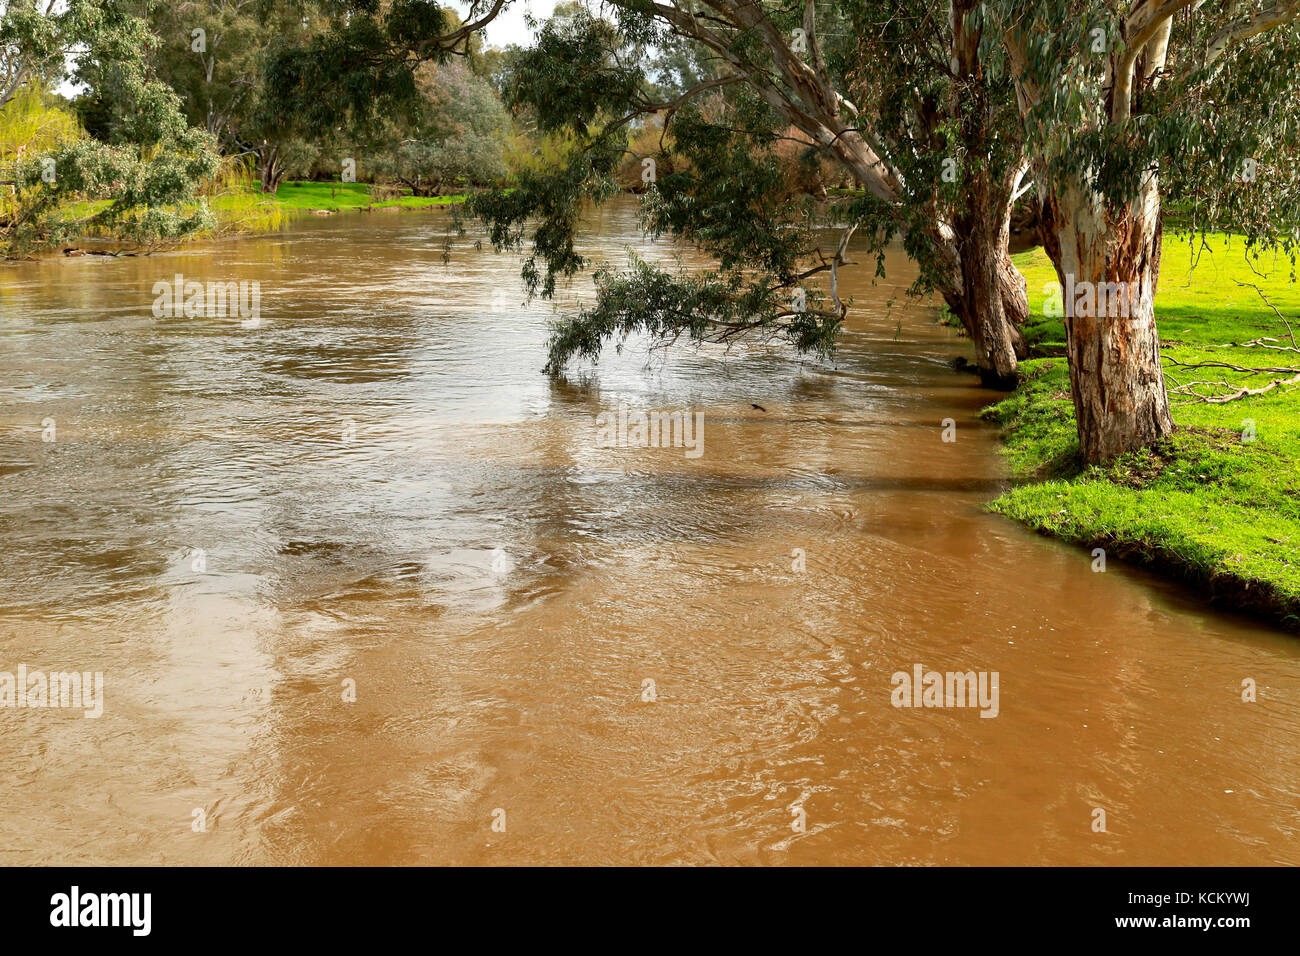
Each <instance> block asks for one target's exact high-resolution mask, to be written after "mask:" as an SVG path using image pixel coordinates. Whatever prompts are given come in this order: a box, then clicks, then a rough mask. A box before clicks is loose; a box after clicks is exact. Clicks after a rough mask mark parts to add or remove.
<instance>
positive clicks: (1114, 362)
mask: <svg viewBox="0 0 1300 956" xmlns="http://www.w3.org/2000/svg"><path fill="white" fill-rule="evenodd" d="M984 6H985V7H986V9H985V10H984V16H985V19H986V21H987V22H989V23H996V24H997V29H998V31H999V32H1000V33H1001V36H1002V41H1003V42H1004V44H1005V47H1006V50H1007V54H1008V56H1009V57H1010V59H1011V62H1012V68H1013V71H1014V74H1015V84H1016V93H1017V97H1018V103H1019V108H1020V111H1021V114H1022V117H1023V120H1024V128H1025V132H1026V136H1027V138H1028V143H1029V146H1030V150H1031V154H1032V156H1033V176H1034V178H1035V183H1036V188H1037V190H1038V193H1039V196H1040V199H1041V204H1042V212H1043V221H1042V233H1043V239H1044V245H1045V248H1046V250H1047V251H1048V253H1049V254H1050V255H1051V258H1052V261H1053V263H1054V264H1055V266H1056V269H1057V272H1058V274H1059V278H1060V281H1061V283H1062V286H1063V287H1064V289H1065V290H1066V294H1065V296H1064V299H1065V301H1064V302H1063V305H1064V307H1065V308H1064V312H1065V322H1066V329H1067V342H1068V352H1069V361H1070V384H1071V391H1072V395H1073V400H1074V408H1075V417H1076V420H1077V426H1078V434H1079V446H1080V452H1081V454H1082V457H1083V459H1084V460H1085V461H1091V462H1095V461H1102V460H1104V459H1107V458H1110V457H1112V456H1114V455H1117V454H1120V453H1123V452H1126V451H1130V450H1133V449H1136V448H1140V447H1142V446H1145V445H1147V444H1150V443H1152V442H1155V441H1158V440H1160V439H1161V438H1163V437H1165V436H1167V435H1168V434H1169V433H1170V432H1171V431H1172V429H1173V419H1172V417H1171V415H1170V411H1169V402H1168V397H1167V394H1166V389H1165V384H1164V376H1163V372H1162V369H1161V362H1160V344H1159V337H1158V334H1157V331H1156V325H1155V319H1154V295H1155V291H1156V283H1157V279H1158V276H1159V265H1160V250H1161V227H1162V220H1163V215H1162V213H1163V208H1164V200H1165V198H1166V197H1165V193H1166V192H1167V191H1168V189H1171V190H1172V195H1173V197H1174V198H1176V199H1177V200H1178V201H1179V205H1180V208H1181V209H1182V210H1184V211H1185V214H1186V215H1189V216H1190V217H1191V220H1192V221H1191V226H1192V228H1193V229H1209V228H1233V229H1236V230H1240V231H1243V232H1245V233H1246V234H1247V236H1248V237H1249V239H1250V240H1254V241H1269V242H1273V241H1277V242H1281V243H1282V244H1283V245H1284V246H1286V247H1289V248H1290V249H1291V250H1294V248H1295V246H1296V242H1297V239H1298V238H1300V235H1298V234H1297V231H1296V218H1297V198H1298V192H1300V190H1298V188H1297V183H1298V174H1297V164H1296V159H1297V155H1296V152H1297V143H1300V135H1297V131H1298V128H1300V126H1298V122H1297V117H1298V116H1300V94H1298V92H1297V83H1296V79H1297V75H1300V74H1298V72H1297V71H1298V70H1300V29H1298V28H1297V19H1298V18H1300V2H1297V0H1280V2H1275V0H1262V2H1255V0H1228V2H1223V3H1207V2H1205V0H1132V2H1124V3H1117V2H1098V0H994V2H990V3H987V4H985V5H984ZM1166 184H1167V187H1168V189H1167V188H1166ZM1292 262H1293V263H1294V258H1293V259H1292Z"/></svg>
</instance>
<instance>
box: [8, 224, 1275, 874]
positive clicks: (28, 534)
mask: <svg viewBox="0 0 1300 956" xmlns="http://www.w3.org/2000/svg"><path fill="white" fill-rule="evenodd" d="M440 223H441V220H440V219H438V218H437V216H435V215H428V214H404V215H374V216H365V215H359V216H352V217H338V218H334V219H311V220H310V221H308V222H305V223H302V224H300V225H297V226H295V227H293V228H292V229H291V230H289V231H286V232H285V233H283V234H279V235H274V236H270V237H264V238H254V239H245V240H240V241H232V242H223V243H217V244H213V245H211V246H207V247H193V248H188V249H186V250H183V251H178V252H173V253H168V254H162V255H156V256H152V257H148V258H132V259H108V258H90V257H87V258H82V259H67V260H63V259H60V260H51V261H41V262H32V263H14V264H6V265H3V266H0V493H2V494H0V672H8V673H11V674H14V675H17V673H18V669H19V667H20V666H22V667H23V668H25V670H26V671H27V672H29V673H30V672H32V671H42V672H56V671H64V672H70V671H74V670H75V671H77V672H85V673H93V672H100V673H102V675H103V694H102V700H101V704H102V716H99V717H90V718H88V717H86V716H84V712H83V710H80V709H76V708H73V707H70V706H66V707H65V706H60V707H48V706H47V707H39V706H31V699H30V698H29V699H28V706H19V705H18V702H17V699H16V698H15V697H14V696H13V694H12V693H11V695H10V697H9V698H8V700H9V703H10V706H3V707H0V761H2V762H3V766H4V767H5V774H4V783H3V798H2V800H0V862H3V863H7V864H19V863H23V864H47V863H51V864H52V863H62V864H70V863H89V864H107V863H116V864H148V863H161V864H200V865H203V864H344V865H346V864H543V863H563V864H607V863H645V864H666V863H689V864H709V863H722V864H773V865H785V864H796V865H797V864H1038V863H1048V864H1121V865H1127V864H1175V865H1181V864H1298V863H1300V720H1298V719H1297V714H1298V713H1300V706H1298V705H1300V640H1297V639H1296V638H1294V637H1290V636H1287V635H1285V634H1282V633H1280V632H1276V631H1274V630H1271V629H1270V628H1268V627H1267V626H1264V625H1261V624H1256V623H1254V622H1252V621H1250V620H1248V619H1245V618H1237V617H1233V616H1228V615H1224V614H1220V613H1217V612H1214V611H1211V610H1209V609H1207V608H1206V607H1205V606H1203V605H1202V604H1201V603H1199V602H1198V600H1197V596H1196V595H1195V594H1193V593H1190V592H1188V591H1186V590H1184V589H1182V588H1181V587H1180V586H1177V585H1173V584H1168V583H1164V582H1162V581H1161V580H1159V579H1157V578H1154V577H1153V576H1150V575H1148V574H1146V573H1144V572H1141V571H1138V570H1135V569H1132V568H1129V567H1125V566H1123V565H1122V564H1120V563H1119V562H1118V561H1111V562H1110V563H1109V565H1108V566H1107V569H1106V571H1105V572H1104V573H1098V572H1094V571H1093V559H1092V556H1091V555H1090V554H1088V553H1087V552H1086V551H1083V550H1080V549H1076V548H1071V547H1066V546H1063V545H1061V544H1058V543H1055V542H1052V541H1050V540H1047V539H1044V538H1040V537H1038V536H1036V535H1034V534H1031V533H1029V532H1026V531H1025V530H1023V529H1021V528H1020V527H1018V526H1016V525H1014V524H1012V523H1010V522H1008V521H1006V520H1005V519H1002V518H999V517H997V516H994V515H990V514H988V513H986V512H985V511H984V510H983V508H982V506H983V504H984V503H985V502H986V501H988V500H989V499H990V498H992V497H993V496H995V495H996V494H997V492H998V490H999V489H1000V488H1003V487H1004V486H1005V482H1006V469H1005V466H1004V465H1003V463H1002V461H1001V460H1000V458H999V455H998V453H997V436H996V431H995V429H994V427H993V426H991V425H989V424H986V423H983V422H981V421H980V420H979V419H978V417H977V413H978V411H979V409H980V408H981V407H982V406H983V405H984V404H986V403H987V402H988V401H989V400H990V399H991V397H992V396H991V394H990V393H988V392H985V391H982V390H981V389H979V388H978V387H977V386H976V385H975V384H974V380H973V379H972V378H970V377H968V376H964V375H961V374H958V373H955V372H954V371H952V369H951V368H950V364H949V363H950V362H951V360H952V359H953V358H954V357H956V356H958V355H962V354H966V353H965V345H964V343H963V342H962V341H961V340H960V339H958V338H957V337H956V336H955V335H954V333H953V332H952V331H951V330H949V329H947V328H945V327H943V326H941V325H939V324H937V322H936V321H935V312H934V309H933V308H932V307H929V306H926V305H924V304H918V303H915V302H909V301H908V300H907V299H906V297H905V296H904V295H903V289H904V288H905V287H906V286H907V285H908V284H909V282H910V280H911V276H912V271H911V268H910V267H909V265H908V263H907V262H906V260H904V259H902V258H900V257H893V258H891V260H890V262H889V279H888V280H887V281H882V282H879V283H878V284H873V282H872V279H871V276H872V273H873V271H874V270H873V268H872V265H873V264H864V265H862V266H859V267H856V268H854V269H852V270H848V271H847V272H846V274H845V275H844V276H843V278H842V282H843V285H844V286H845V287H847V289H848V291H849V292H850V293H851V294H852V295H854V296H855V298H856V306H855V309H854V311H853V312H852V314H851V318H850V322H849V326H848V328H847V330H846V331H845V334H844V336H843V341H842V346H841V349H840V351H839V353H838V355H837V357H836V359H835V361H834V362H833V363H824V362H818V361H812V360H801V359H799V358H798V357H796V356H794V355H792V354H791V353H790V352H788V351H787V350H785V349H783V348H781V347H780V346H776V345H771V346H769V345H765V344H762V343H749V344H742V345H735V346H732V347H731V348H730V349H723V348H720V347H719V348H714V347H710V348H705V349H701V350H695V349H691V348H677V349H674V350H671V351H668V352H666V353H665V352H659V351H648V350H647V349H646V346H645V343H644V342H639V341H637V340H636V339H630V340H628V341H627V342H626V343H625V348H624V350H623V352H622V353H621V354H615V352H614V351H613V350H612V349H611V350H610V351H608V352H607V354H606V356H605V358H604V359H603V360H602V362H601V363H600V364H599V366H597V367H595V368H590V367H587V368H586V369H585V371H584V370H582V369H579V370H578V371H576V372H574V373H573V374H571V375H570V376H569V377H568V379H567V380H566V381H562V382H554V381H552V380H550V379H548V378H547V377H545V376H543V375H542V374H540V368H541V366H542V364H543V361H544V344H545V341H546V338H547V334H548V328H547V322H548V320H549V319H550V317H551V310H550V306H549V305H547V304H542V303H533V304H529V305H524V304H522V303H521V299H522V295H521V294H520V292H519V288H520V287H519V283H518V263H517V261H515V260H514V259H513V258H510V257H506V256H497V255H494V254H492V253H490V252H487V251H482V252H476V251H475V250H474V249H473V248H472V247H471V246H467V245H461V246H459V247H458V248H457V249H456V250H455V251H454V253H453V259H452V262H451V264H450V265H444V263H443V262H442V258H441V256H442V231H441V226H440ZM584 242H585V245H586V248H587V251H588V252H589V253H590V254H591V255H592V256H594V257H595V258H596V259H597V260H609V261H612V262H621V261H625V260H626V256H627V249H628V247H629V246H632V247H635V248H637V249H638V250H639V251H640V252H641V253H642V254H643V255H645V256H647V257H652V258H668V257H670V256H672V255H674V254H676V253H675V251H674V250H673V249H671V248H670V247H668V246H667V245H665V244H651V243H647V242H643V241H642V240H641V238H640V233H639V230H638V229H637V223H636V215H635V206H634V205H632V204H629V203H619V204H616V205H615V206H613V207H610V208H609V209H607V210H606V211H604V212H602V213H600V214H599V215H595V216H593V217H592V218H591V219H590V221H589V222H588V224H587V226H586V231H585V238H584ZM685 255H686V257H687V260H688V261H689V260H690V258H691V255H690V253H689V252H687V253H685ZM177 274H180V275H183V276H184V277H185V279H186V280H191V279H193V280H198V281H203V282H206V281H219V282H223V283H225V282H240V281H243V282H248V283H252V282H254V281H255V282H257V283H259V287H260V295H261V300H260V322H258V323H255V324H253V323H241V322H240V321H239V319H238V318H235V319H231V318H229V317H220V316H203V315H199V316H186V315H184V314H180V315H170V314H165V315H163V316H162V317H156V316H155V315H154V313H153V306H154V304H155V302H156V294H155V291H154V290H155V287H156V284H157V283H160V282H163V283H166V282H171V281H173V278H174V276H175V275H177ZM588 288H589V287H588V286H587V284H586V283H585V281H584V282H577V283H575V284H574V286H573V287H572V288H571V289H569V290H566V291H565V292H564V293H563V295H562V296H561V298H562V299H564V301H565V302H566V303H571V302H573V301H575V300H577V299H581V298H583V297H584V296H587V295H589V293H588V292H587V289H588ZM755 405H758V406H761V409H760V408H755V407H753V406H755ZM649 411H659V412H665V413H670V412H679V413H683V414H684V415H687V416H690V418H689V420H690V421H692V422H693V421H695V420H696V419H695V416H696V415H702V421H703V426H702V431H699V432H698V433H696V434H695V435H694V437H695V438H697V439H700V440H699V441H698V454H696V453H689V452H691V449H690V448H687V447H675V446H670V447H643V444H644V443H642V442H640V440H639V437H638V435H639V433H638V431H637V428H636V422H637V421H638V419H637V414H638V413H640V412H649ZM602 414H606V415H612V416H613V418H612V419H610V418H608V417H607V418H604V419H601V418H600V416H602ZM620 414H622V415H623V416H624V421H625V422H631V423H632V424H631V426H630V427H629V428H628V429H626V440H624V438H623V436H621V435H620V434H619V429H618V428H614V429H613V431H614V435H615V442H614V443H613V445H612V446H611V443H610V441H608V438H609V435H608V434H604V435H602V428H603V427H604V426H602V425H601V424H600V423H601V422H604V423H606V424H608V423H609V422H611V421H613V422H614V423H615V424H617V422H618V416H619V415H620ZM945 419H952V420H953V421H952V426H953V427H952V430H951V431H950V432H949V437H953V438H955V440H954V441H944V440H943V434H944V425H943V423H944V420H945ZM918 665H919V666H920V667H921V668H922V670H923V672H928V671H931V670H933V671H937V672H941V673H943V672H950V671H951V672H962V673H965V672H977V673H979V674H983V675H987V676H989V677H991V675H992V674H993V673H994V672H996V674H997V706H996V716H992V712H991V710H990V709H989V708H987V707H986V708H984V709H983V711H982V710H981V709H980V708H976V707H965V708H962V707H957V706H953V707H946V706H945V707H925V706H920V707H917V706H912V707H896V706H894V693H895V689H896V688H895V686H894V679H893V675H894V674H896V673H900V672H901V673H905V674H908V675H911V674H912V673H913V671H914V668H915V667H917V666H918ZM0 679H2V675H0ZM15 679H16V677H15ZM1248 680H1249V681H1253V682H1254V686H1255V687H1256V688H1257V700H1255V701H1254V702H1246V701H1243V700H1242V688H1243V681H1248ZM2 692H3V687H0V693H2ZM918 693H919V690H918ZM982 712H986V713H989V716H990V718H991V719H988V718H985V717H983V716H981V713H982ZM1098 811H1102V812H1103V813H1104V826H1105V829H1104V831H1102V830H1100V829H1098V821H1099V820H1101V819H1102V818H1101V817H1100V816H1099V815H1098Z"/></svg>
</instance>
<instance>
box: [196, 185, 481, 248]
mask: <svg viewBox="0 0 1300 956" xmlns="http://www.w3.org/2000/svg"><path fill="white" fill-rule="evenodd" d="M464 199H465V197H464V196H413V195H410V190H397V189H385V190H377V189H375V187H372V186H370V185H368V184H367V183H318V182H285V183H282V184H281V185H280V188H279V189H278V190H277V191H276V192H275V193H272V194H267V193H262V192H259V191H257V190H256V189H252V188H237V189H232V190H230V191H228V192H224V193H221V194H219V195H216V196H213V197H211V199H210V200H209V206H210V207H211V209H212V211H213V213H214V214H215V215H216V217H217V228H216V230H215V231H216V233H217V234H219V235H231V234H235V235H248V234H254V233H262V232H274V231H275V230H276V229H279V228H280V226H281V225H283V224H284V222H285V221H287V220H289V219H293V218H295V217H297V216H305V215H313V214H321V213H337V212H344V211H348V210H351V211H357V210H374V209H428V208H431V207H435V206H447V205H451V204H454V203H458V202H462V201H464Z"/></svg>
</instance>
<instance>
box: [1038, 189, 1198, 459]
mask: <svg viewBox="0 0 1300 956" xmlns="http://www.w3.org/2000/svg"><path fill="white" fill-rule="evenodd" d="M1048 204H1049V206H1050V209H1049V210H1048V211H1047V213H1046V214H1045V216H1044V220H1045V225H1044V231H1045V232H1049V233H1050V235H1049V236H1047V237H1046V238H1049V239H1050V243H1049V244H1047V250H1048V253H1049V254H1050V255H1052V258H1053V262H1054V263H1055V264H1056V269H1057V273H1058V275H1059V277H1060V280H1061V285H1062V289H1063V296H1062V302H1063V306H1064V309H1065V330H1066V343H1067V353H1068V355H1069V361H1070V392H1071V397H1072V398H1073V400H1074V415H1075V420H1076V424H1077V427H1078V433H1079V453H1080V455H1081V457H1082V458H1083V460H1084V462H1087V463H1095V462H1102V461H1106V460H1107V459H1110V458H1113V457H1115V456H1116V455H1121V454H1124V453H1125V452H1129V451H1134V450H1136V449H1139V448H1143V447H1145V446H1147V445H1150V444H1151V443H1153V442H1156V441H1159V440H1160V439H1162V438H1164V437H1166V436H1167V435H1169V434H1170V433H1171V432H1172V431H1173V429H1174V422H1173V418H1172V417H1171V416H1170V414H1169V396H1168V394H1167V393H1166V391H1165V377H1164V370H1163V369H1162V368H1161V365H1160V336H1159V334H1158V333H1157V332H1156V323H1155V310H1154V300H1155V284H1156V277H1157V273H1158V271H1159V256H1160V194H1159V187H1158V185H1157V183H1156V177H1155V176H1154V175H1152V176H1150V177H1148V178H1147V180H1146V182H1145V185H1144V186H1143V189H1142V192H1141V194H1140V195H1139V196H1138V198H1136V199H1134V200H1133V201H1132V202H1130V203H1128V204H1126V205H1123V206H1119V207H1115V206H1110V207H1108V206H1107V204H1106V202H1105V200H1104V199H1103V197H1101V196H1099V195H1097V194H1095V193H1093V192H1091V191H1090V190H1087V189H1086V188H1084V187H1082V186H1081V185H1079V184H1074V185H1072V186H1070V187H1069V188H1067V189H1066V190H1065V191H1064V192H1062V193H1060V194H1058V195H1056V196H1052V197H1050V198H1049V199H1048Z"/></svg>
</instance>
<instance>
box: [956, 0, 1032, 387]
mask: <svg viewBox="0 0 1300 956" xmlns="http://www.w3.org/2000/svg"><path fill="white" fill-rule="evenodd" d="M978 7H979V4H978V3H977V2H976V0H954V2H953V3H952V4H950V6H949V16H950V25H951V27H952V31H953V33H952V70H953V72H954V73H955V74H956V76H957V77H958V78H959V79H960V80H961V81H962V82H961V83H960V84H959V86H960V87H961V89H960V90H958V89H957V88H954V91H953V93H952V109H953V114H954V116H955V118H956V119H957V120H958V121H959V123H960V126H961V137H962V142H963V143H964V144H965V145H966V147H967V156H966V160H965V163H966V166H967V168H966V170H965V173H966V176H965V183H964V187H965V188H964V203H959V204H958V205H957V208H956V209H955V210H954V211H953V235H952V241H953V243H954V244H955V245H956V248H957V265H958V269H959V276H958V281H959V283H960V285H959V287H958V288H955V289H953V290H951V294H948V293H946V294H945V298H947V299H948V305H949V308H951V309H953V311H954V312H955V313H956V314H957V317H958V318H959V319H960V320H961V323H962V325H963V327H965V329H966V332H967V334H968V335H969V336H970V339H971V343H972V344H973V345H974V346H975V356H976V365H977V366H978V368H979V371H980V378H981V379H982V380H983V382H984V384H985V385H986V386H989V387H991V388H1000V389H1012V388H1015V386H1016V382H1017V376H1016V369H1017V367H1018V360H1019V359H1021V358H1024V356H1025V351H1026V350H1025V341H1024V336H1023V334H1022V333H1021V331H1020V328H1019V325H1020V323H1023V322H1024V321H1025V319H1026V318H1028V316H1029V300H1028V298H1027V297H1026V295H1025V287H1024V280H1023V279H1022V278H1021V276H1020V273H1019V272H1018V271H1017V270H1016V267H1015V266H1014V265H1012V263H1011V259H1010V256H1009V254H1008V246H1009V244H1010V240H1011V190H1012V188H1013V182H1014V180H1015V178H1016V177H1014V176H1013V175H1012V171H1011V170H1006V171H1004V173H1003V174H997V175H995V174H994V171H993V170H992V169H991V168H990V163H991V162H992V159H991V157H992V156H993V155H994V154H995V152H996V150H994V148H993V146H992V140H993V139H995V136H994V135H993V133H992V131H991V122H992V121H991V108H990V104H989V101H988V95H987V93H988V87H987V83H986V81H985V80H984V75H983V63H982V61H981V59H980V47H981V43H982V37H983V30H982V26H981V21H980V19H979V18H978V17H977V16H975V13H976V11H977V9H978Z"/></svg>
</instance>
